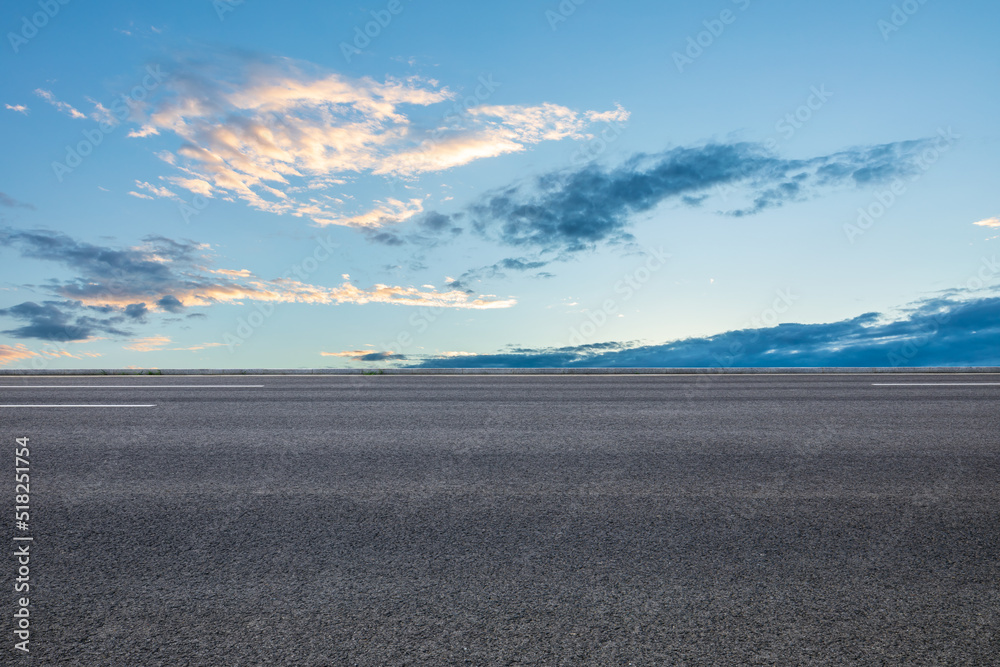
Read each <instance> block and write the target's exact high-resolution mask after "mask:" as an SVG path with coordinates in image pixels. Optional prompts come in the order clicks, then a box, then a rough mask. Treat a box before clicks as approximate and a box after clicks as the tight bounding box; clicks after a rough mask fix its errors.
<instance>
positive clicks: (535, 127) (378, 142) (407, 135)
mask: <svg viewBox="0 0 1000 667" xmlns="http://www.w3.org/2000/svg"><path fill="white" fill-rule="evenodd" d="M174 69H175V71H173V72H172V73H171V75H170V76H169V77H168V80H167V82H166V83H165V84H164V85H163V86H161V87H160V88H158V89H157V90H156V91H155V93H154V96H153V99H152V100H151V101H150V102H149V104H148V106H147V107H146V111H145V115H144V117H143V120H142V122H141V127H139V128H138V129H135V130H133V131H132V132H131V133H130V135H129V136H132V137H148V136H152V135H157V134H162V133H171V134H173V135H175V136H176V137H178V138H179V139H181V140H182V145H181V146H180V147H178V148H177V149H176V150H174V151H172V152H165V153H161V154H160V156H161V157H162V158H163V159H164V160H165V161H166V162H168V163H169V164H171V165H173V166H175V167H176V168H178V169H180V170H181V171H182V172H183V173H184V174H186V175H185V176H175V177H171V179H170V180H171V181H172V182H173V183H174V184H175V185H178V186H180V187H186V188H188V189H190V190H191V191H192V192H196V193H198V194H201V195H203V196H214V195H223V196H226V197H234V198H238V199H241V200H243V201H244V202H246V203H247V204H249V205H250V206H253V207H254V208H257V209H260V210H264V211H270V212H274V213H278V214H288V215H294V216H304V217H307V218H310V219H312V220H314V221H316V222H318V223H320V224H337V225H347V226H363V227H370V226H376V225H380V224H388V223H391V222H398V221H400V220H403V219H406V218H408V217H410V216H412V215H414V214H415V213H417V212H419V210H420V208H419V207H418V203H419V199H416V200H411V201H410V202H407V203H405V204H404V205H403V206H402V207H400V206H398V205H397V204H398V202H397V204H393V203H392V202H386V203H385V204H383V205H380V206H377V207H376V208H374V209H372V210H370V211H362V212H360V213H358V212H347V211H344V210H343V206H342V205H341V204H340V203H338V202H337V201H336V197H334V196H331V195H330V194H327V193H326V190H327V188H328V186H330V185H331V184H337V183H342V182H343V179H344V178H345V177H347V178H351V177H355V176H357V175H359V174H372V175H392V176H399V177H404V178H405V177H411V176H414V175H416V174H420V173H425V172H432V171H440V170H443V169H449V168H452V167H456V166H460V165H464V164H468V163H469V162H472V161H474V160H479V159H483V158H488V157H494V156H497V155H501V154H504V153H510V152H516V151H522V150H525V149H526V147H527V146H529V145H532V144H537V143H539V142H542V141H554V140H558V139H562V138H567V137H576V138H582V137H584V136H587V135H586V134H585V127H586V126H587V125H588V124H590V123H593V122H597V121H598V120H600V119H602V118H604V117H605V116H606V115H607V114H608V113H611V114H614V115H616V116H627V113H626V112H625V111H624V110H622V109H620V108H619V109H617V110H614V111H611V112H596V111H585V112H577V111H573V110H570V109H568V108H566V107H562V106H559V105H556V104H542V105H539V106H500V105H494V106H481V107H476V108H475V109H473V110H472V111H471V112H470V113H466V114H445V113H444V112H443V111H440V110H437V111H435V110H434V108H435V105H440V104H442V103H444V102H446V101H449V100H452V99H454V98H455V97H456V94H455V93H454V92H452V91H450V90H449V89H447V88H442V87H440V86H439V85H438V84H437V82H434V81H431V80H425V79H421V78H418V77H411V78H407V79H391V78H390V79H386V80H384V81H376V80H374V79H371V78H367V77H366V78H362V79H354V78H350V77H347V76H343V75H340V74H336V73H329V72H323V71H320V70H318V69H317V68H316V67H314V66H312V65H309V64H307V63H298V62H294V61H292V60H290V59H272V60H264V59H261V58H248V57H246V56H237V55H233V54H227V55H223V56H219V57H217V58H213V60H212V64H211V65H209V64H205V63H204V62H199V63H194V62H190V61H188V62H181V63H177V64H176V66H175V68H174ZM415 202H417V203H415Z"/></svg>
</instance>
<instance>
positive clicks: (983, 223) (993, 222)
mask: <svg viewBox="0 0 1000 667" xmlns="http://www.w3.org/2000/svg"><path fill="white" fill-rule="evenodd" d="M972 224H974V225H979V226H980V227H1000V218H986V219H985V220H980V221H979V222H974V223H972Z"/></svg>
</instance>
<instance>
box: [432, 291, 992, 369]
mask: <svg viewBox="0 0 1000 667" xmlns="http://www.w3.org/2000/svg"><path fill="white" fill-rule="evenodd" d="M970 365H971V366H1000V297H980V298H973V299H966V300H963V299H961V298H959V297H958V296H957V293H956V292H955V291H952V292H948V293H946V294H945V295H944V296H938V297H934V298H930V299H926V300H924V301H922V302H919V303H917V304H915V305H913V306H911V307H909V308H907V309H905V310H904V311H903V312H902V313H901V314H900V315H898V316H896V317H894V318H893V319H889V318H888V317H887V316H885V315H882V314H879V313H865V314H863V315H859V316H858V317H854V318H851V319H847V320H842V321H839V322H831V323H827V324H781V325H778V326H776V327H771V328H764V329H745V330H740V331H730V332H728V333H725V334H720V335H718V336H710V337H705V338H688V339H685V340H679V341H674V342H670V343H664V344H662V345H645V346H632V345H630V344H626V343H606V344H603V345H602V346H595V345H584V346H578V347H564V348H557V349H517V350H511V351H509V352H504V353H500V354H489V355H478V356H475V357H457V358H456V357H449V358H433V359H427V360H425V361H423V362H422V363H420V364H418V365H417V367H420V368H459V367H472V368H543V367H554V368H572V367H595V368H614V367H618V368H656V367H672V368H733V367H779V368H780V367H852V366H863V367H869V366H876V367H884V366H902V367H910V366H912V367H919V366H970Z"/></svg>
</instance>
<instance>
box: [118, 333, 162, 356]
mask: <svg viewBox="0 0 1000 667" xmlns="http://www.w3.org/2000/svg"><path fill="white" fill-rule="evenodd" d="M169 344H170V337H169V336H146V337H145V338H135V339H133V340H132V341H131V342H129V344H128V345H126V346H125V349H126V350H131V351H133V352H159V351H161V350H162V349H163V348H164V347H165V346H166V345H169Z"/></svg>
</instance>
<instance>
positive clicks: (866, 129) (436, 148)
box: [0, 0, 1000, 368]
mask: <svg viewBox="0 0 1000 667" xmlns="http://www.w3.org/2000/svg"><path fill="white" fill-rule="evenodd" d="M814 5H815V6H814ZM998 19H1000V8H998V7H997V6H996V4H995V3H989V2H985V1H982V2H963V3H944V2H940V1H939V0H925V1H924V2H920V1H919V0H909V1H908V2H897V3H881V2H875V3H872V2H860V1H847V2H841V3H810V5H809V6H803V3H793V2H769V3H764V2H760V1H759V0H725V1H723V0H720V1H719V2H716V3H662V2H630V3H625V4H622V3H607V2H602V1H601V0H585V1H583V2H579V1H578V0H577V1H574V0H565V1H564V2H562V3H559V2H548V3H546V2H519V1H516V0H515V1H512V2H506V3H485V4H484V3H460V2H440V3H415V2H407V1H406V0H395V1H391V2H380V1H376V2H370V3H346V2H322V3H321V2H290V3H282V4H280V5H279V4H278V3H256V2H235V1H230V0H218V1H215V2H213V1H211V0H199V1H194V0H190V1H187V2H177V3H149V4H139V5H137V4H135V3H125V2H105V3H100V5H99V6H97V7H95V6H93V5H92V4H87V3H82V2H77V1H74V0H68V1H66V2H59V0H50V1H49V2H46V1H45V0H42V1H41V2H38V1H37V0H36V1H35V2H20V1H17V2H9V3H7V4H6V6H5V11H4V14H3V29H4V30H3V32H4V34H5V39H4V44H3V46H2V48H0V53H2V55H0V58H2V65H3V72H4V76H3V77H2V79H0V118H2V119H3V123H2V125H0V128H2V129H0V132H2V138H3V146H4V155H5V159H4V160H3V162H2V164H0V170H2V171H0V193H2V196H0V262H2V263H0V365H2V366H4V367H7V368H46V367H48V368H61V367H65V368H91V367H103V368H124V367H136V368H190V367H204V368H207V367H250V368H254V367H289V368H295V367H326V366H333V367H357V366H363V367H389V366H400V365H404V366H413V365H416V366H421V365H426V366H477V365H488V366H507V365H510V366H540V365H552V366H565V365H599V366H607V365H620V366H636V365H638V366H657V365H669V366H726V365H729V366H747V365H781V366H785V365H805V366H809V365H834V366H836V365H865V366H869V365H871V366H889V365H952V364H962V365H964V364H972V365H1000V352H998V351H997V350H998V349H1000V345H998V343H1000V327H998V324H997V322H998V317H997V314H998V308H997V306H996V301H995V299H996V298H997V297H998V296H1000V295H998V294H997V291H996V289H995V288H996V286H997V283H998V281H997V277H998V274H1000V267H998V266H997V263H996V259H995V256H996V253H997V243H998V237H1000V202H998V201H997V196H996V177H997V174H998V173H1000V158H998V150H997V149H998V145H1000V144H998V127H997V122H996V109H997V108H998V101H1000V93H998V87H997V83H996V82H997V81H998V80H1000V76H998V75H1000V49H998V48H997V46H996V38H995V35H996V29H997V27H998V23H1000V21H998ZM366 32H367V34H366Z"/></svg>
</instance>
